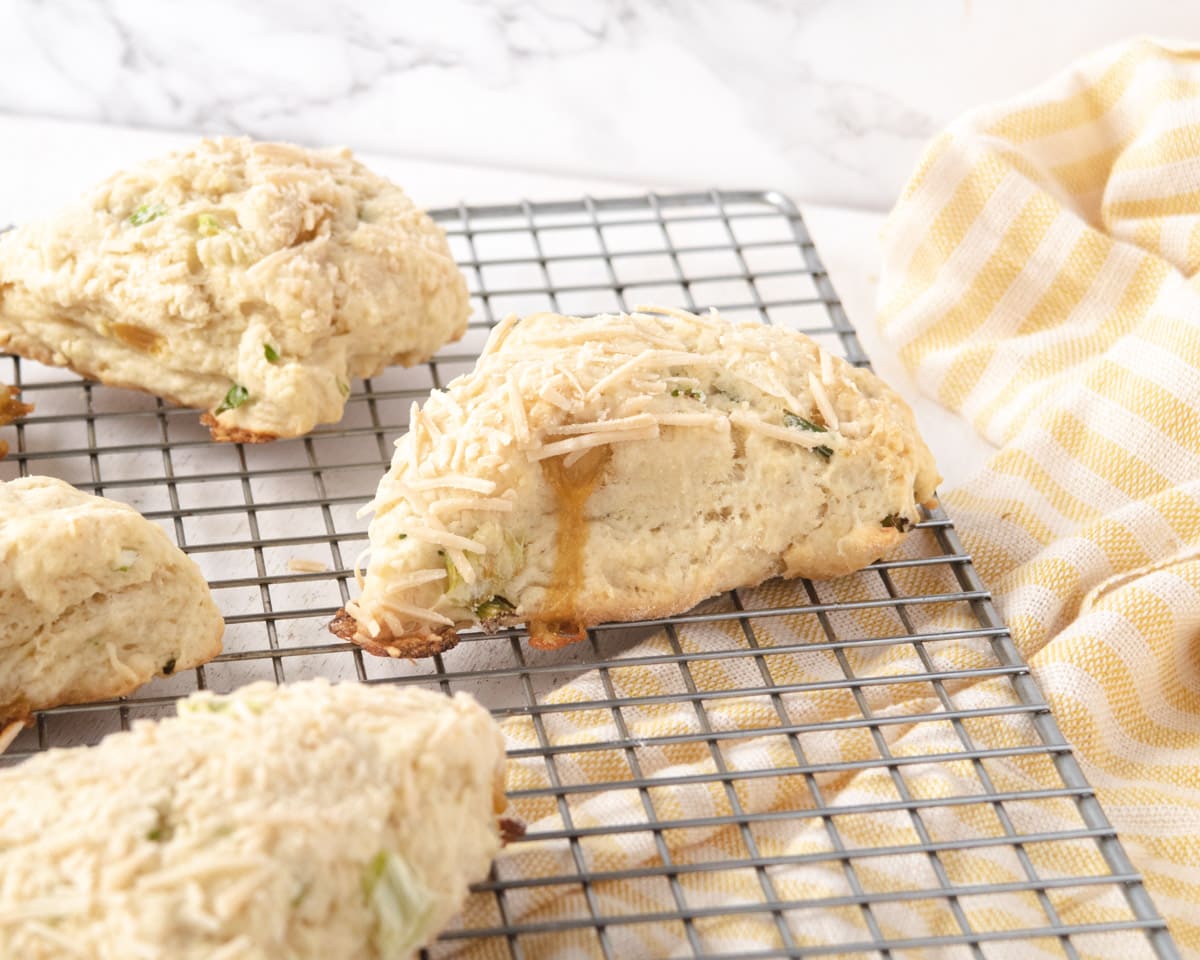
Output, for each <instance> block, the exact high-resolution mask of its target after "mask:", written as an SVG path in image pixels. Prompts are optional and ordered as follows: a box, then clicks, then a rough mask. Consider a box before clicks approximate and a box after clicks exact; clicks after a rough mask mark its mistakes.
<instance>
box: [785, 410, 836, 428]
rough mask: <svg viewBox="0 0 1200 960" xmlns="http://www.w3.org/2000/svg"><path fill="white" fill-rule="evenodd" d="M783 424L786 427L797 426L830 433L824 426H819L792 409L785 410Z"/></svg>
mask: <svg viewBox="0 0 1200 960" xmlns="http://www.w3.org/2000/svg"><path fill="white" fill-rule="evenodd" d="M783 425H784V426H785V427H795V428H796V429H798V430H807V431H808V432H809V433H828V432H829V431H828V430H826V429H825V428H824V427H820V426H817V424H815V423H813V422H812V421H811V420H806V419H805V418H804V417H802V416H800V415H799V414H795V413H792V411H791V410H784V411H783Z"/></svg>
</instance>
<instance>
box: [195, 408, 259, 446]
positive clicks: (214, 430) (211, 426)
mask: <svg viewBox="0 0 1200 960" xmlns="http://www.w3.org/2000/svg"><path fill="white" fill-rule="evenodd" d="M200 422H201V423H202V424H204V425H205V426H206V427H208V432H209V433H211V434H212V438H213V439H214V440H216V441H217V442H218V443H270V442H271V441H272V440H278V439H279V434H277V433H255V432H254V431H253V430H243V429H242V428H241V427H227V426H225V425H224V424H223V423H221V422H220V421H219V420H218V419H217V418H216V417H214V416H213V415H212V413H205V414H202V415H201V417H200Z"/></svg>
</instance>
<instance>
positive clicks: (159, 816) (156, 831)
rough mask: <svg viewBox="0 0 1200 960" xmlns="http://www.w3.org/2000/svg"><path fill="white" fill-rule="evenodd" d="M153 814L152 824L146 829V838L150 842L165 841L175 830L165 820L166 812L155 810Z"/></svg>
mask: <svg viewBox="0 0 1200 960" xmlns="http://www.w3.org/2000/svg"><path fill="white" fill-rule="evenodd" d="M154 814H155V821H154V826H153V827H151V828H150V829H149V830H147V831H146V839H147V840H149V841H150V842H151V843H165V842H166V841H167V840H170V839H171V837H172V836H174V834H175V830H174V828H173V827H172V826H171V824H170V822H169V821H168V820H167V815H166V813H164V812H163V811H162V810H155V811H154Z"/></svg>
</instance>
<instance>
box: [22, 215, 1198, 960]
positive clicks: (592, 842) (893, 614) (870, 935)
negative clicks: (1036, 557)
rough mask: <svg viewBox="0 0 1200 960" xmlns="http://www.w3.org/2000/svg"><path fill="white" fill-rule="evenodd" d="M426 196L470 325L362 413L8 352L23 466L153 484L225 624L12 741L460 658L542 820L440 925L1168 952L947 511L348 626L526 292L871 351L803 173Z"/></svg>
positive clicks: (50, 738) (759, 943) (91, 732)
mask: <svg viewBox="0 0 1200 960" xmlns="http://www.w3.org/2000/svg"><path fill="white" fill-rule="evenodd" d="M434 216H435V217H436V218H437V219H438V220H439V221H440V222H441V223H442V224H443V225H444V226H445V228H446V230H447V232H448V235H449V237H450V241H451V244H452V248H453V250H454V253H455V256H456V257H457V259H458V261H459V263H460V264H461V265H462V268H463V270H464V271H465V273H466V274H467V276H468V279H469V282H470V284H471V287H472V292H473V298H474V304H475V308H476V309H475V314H474V319H473V322H472V324H471V326H470V328H469V330H468V334H467V336H466V338H465V339H464V340H463V341H461V342H460V343H458V344H455V345H452V346H451V347H449V348H447V349H445V350H443V351H442V353H441V354H440V355H439V356H438V357H437V358H436V359H435V360H434V361H432V362H430V363H428V364H426V365H423V366H420V367H417V368H413V369H408V370H401V369H392V370H389V371H387V372H386V373H385V374H384V375H382V376H380V377H377V378H373V379H371V380H368V381H365V382H362V383H356V384H355V386H354V390H353V393H352V396H351V398H350V402H349V405H348V408H347V412H346V416H345V418H344V420H343V421H342V422H341V423H340V424H338V425H336V426H335V427H333V428H328V429H321V430H318V431H316V432H315V433H313V434H312V435H311V436H308V437H306V438H303V439H299V440H293V441H281V442H277V443H274V444H270V445H266V446H245V447H243V446H237V445H220V444H213V443H211V442H210V441H209V440H208V438H207V434H206V432H205V431H203V430H202V428H201V427H200V426H199V425H198V423H197V418H196V414H195V412H194V411H187V410H178V409H172V408H169V407H167V406H165V405H163V404H162V403H161V402H159V401H156V400H155V399H153V398H150V397H147V396H144V395H141V394H138V393H134V392H130V391H122V390H113V389H108V388H105V387H102V386H99V385H94V384H90V383H85V382H81V381H79V380H77V379H75V378H74V377H72V376H71V375H69V374H65V373H64V372H63V371H60V370H50V369H47V368H43V367H40V366H38V365H36V364H33V363H29V362H26V361H18V360H17V359H16V358H7V359H5V358H3V357H2V356H0V380H7V381H8V382H10V383H16V384H18V385H19V386H20V387H21V388H22V390H23V393H24V399H25V400H27V401H30V402H33V403H36V405H37V409H36V412H35V413H34V414H33V415H32V416H30V417H29V418H27V419H26V420H24V421H23V422H22V423H19V424H18V425H17V426H16V427H15V443H13V444H12V446H13V451H12V453H11V455H10V457H9V459H7V460H6V461H3V462H2V463H0V477H3V478H4V479H10V478H12V477H15V476H17V475H18V474H21V475H25V474H30V473H38V474H49V475H53V476H58V477H61V478H63V479H65V480H68V481H70V482H71V483H74V484H75V485H76V486H78V487H80V488H82V489H85V490H89V491H93V492H96V493H100V494H103V495H105V496H108V497H112V498H115V499H118V500H123V501H126V502H128V503H130V504H132V505H133V506H135V507H137V508H138V509H139V510H141V511H142V512H143V513H144V514H145V515H146V516H147V517H150V518H151V519H153V520H155V521H156V522H158V523H160V524H162V525H163V526H164V527H165V528H166V529H167V530H168V531H170V532H171V533H172V534H173V535H174V537H175V539H176V540H177V541H178V543H179V544H180V546H181V547H183V548H184V549H185V550H186V551H187V552H188V553H189V554H190V555H191V556H192V557H193V558H194V559H195V560H196V561H197V562H198V563H199V564H200V565H201V567H202V568H203V569H204V571H205V573H206V575H207V576H208V578H209V580H210V582H211V584H212V587H213V591H214V594H215V596H216V597H217V600H218V602H219V604H220V605H221V607H222V609H223V611H224V613H225V615H226V620H227V624H228V627H227V633H226V641H225V643H226V647H225V652H224V653H223V654H222V655H221V656H220V657H218V658H217V659H216V660H214V661H213V662H212V663H210V664H208V665H207V666H205V667H203V668H201V669H199V670H196V671H193V672H189V673H187V674H185V675H179V676H175V677H172V678H169V679H160V680H156V681H154V682H153V683H151V684H149V685H148V686H146V687H144V688H143V689H142V690H140V691H139V692H138V693H137V694H136V695H134V696H132V697H130V698H129V699H127V700H123V701H120V702H109V703H99V704H88V705H80V706H67V707H62V708H59V709H55V710H50V711H46V712H45V713H43V714H41V715H39V716H38V717H37V721H36V724H35V725H34V726H33V727H31V728H30V729H28V730H27V731H25V732H24V733H22V735H21V736H20V737H19V738H18V740H17V741H16V743H15V744H14V745H13V747H12V749H11V750H10V752H9V753H8V755H7V756H6V757H5V758H4V762H6V763H11V762H14V761H16V760H19V759H20V758H22V757H24V756H28V755H29V754H31V753H33V752H36V751H38V750H44V749H46V748H47V747H50V746H58V745H72V744H78V743H90V742H94V741H95V740H97V739H99V737H101V736H102V735H103V734H105V733H107V732H109V731H111V730H115V729H118V728H122V727H126V726H128V724H129V722H130V721H131V720H133V719H135V718H138V717H146V716H161V715H163V714H165V713H169V712H171V704H172V702H173V701H174V699H175V698H177V697H179V696H181V695H184V694H186V693H188V692H190V691H191V690H193V689H195V688H198V687H201V688H203V687H208V688H213V689H217V690H229V689H232V688H234V687H236V686H239V685H241V684H244V683H247V682H250V681H253V680H258V679H273V680H275V681H277V682H284V681H288V680H298V679H302V678H306V677H310V676H314V675H325V676H329V677H333V678H343V679H357V680H359V681H362V682H391V683H400V684H407V683H417V684H422V685H427V686H431V687H434V688H439V689H441V690H444V691H446V692H451V691H457V690H467V691H469V692H471V693H473V694H475V695H476V696H477V697H479V698H480V699H481V700H482V701H483V702H484V703H486V704H487V705H488V706H489V707H490V708H491V709H492V710H493V711H494V713H495V714H496V715H497V716H498V717H499V718H501V719H502V720H503V721H504V722H505V724H506V730H507V732H508V734H509V744H510V758H511V763H512V768H513V771H514V773H513V777H512V778H511V782H510V788H511V789H510V797H511V801H512V804H513V808H514V809H515V811H516V812H517V813H518V814H520V815H521V816H522V817H523V818H524V819H525V820H526V822H527V823H528V825H529V831H528V833H527V835H526V836H525V838H524V839H523V840H522V841H520V842H518V843H516V844H513V845H511V846H510V847H509V848H508V849H507V850H506V852H505V853H504V854H503V855H502V856H501V858H500V859H499V860H498V861H497V866H496V868H495V869H494V871H493V874H492V876H491V878H490V879H489V880H488V881H487V882H485V883H483V884H480V885H478V886H477V887H476V888H475V890H474V892H473V893H472V897H471V900H470V902H469V903H468V907H467V909H466V910H465V911H464V914H463V918H462V920H461V921H460V922H459V924H458V925H457V926H456V927H453V928H452V929H450V930H449V931H447V932H446V933H445V934H444V935H443V937H442V939H441V940H440V941H439V942H438V943H437V944H436V945H435V946H434V947H433V948H432V949H431V951H430V952H431V953H432V954H434V955H438V956H441V955H445V954H458V953H463V954H466V955H471V956H487V957H493V956H494V957H510V956H511V957H513V958H533V957H593V956H596V957H606V958H610V957H617V956H621V957H644V956H667V955H670V956H695V957H704V958H708V960H717V958H733V957H754V958H764V960H765V958H774V957H797V956H827V955H860V956H874V957H880V958H898V957H915V956H921V957H924V956H930V957H934V956H936V957H942V956H947V957H953V956H959V955H961V956H964V957H975V958H978V957H998V956H1014V957H1021V958H1022V960H1025V958H1027V957H1029V956H1031V955H1042V954H1044V955H1047V956H1066V957H1069V958H1074V957H1079V956H1089V955H1104V956H1116V955H1120V956H1121V957H1122V958H1132V957H1138V956H1158V957H1163V958H1170V957H1175V956H1177V954H1176V950H1175V947H1174V946H1173V944H1172V942H1171V940H1170V937H1169V934H1168V932H1167V930H1166V927H1165V925H1164V923H1163V921H1162V920H1161V919H1160V918H1159V916H1158V914H1157V912H1156V910H1155V908H1154V906H1153V904H1152V903H1151V901H1150V899H1149V897H1148V896H1147V894H1146V892H1145V890H1144V888H1143V886H1142V883H1141V880H1140V878H1139V877H1138V875H1137V873H1136V872H1135V870H1134V869H1133V867H1132V866H1131V864H1130V862H1129V860H1128V858H1127V857H1126V855H1125V853H1124V851H1123V850H1122V848H1121V845H1120V843H1119V841H1118V839H1117V837H1116V835H1115V833H1114V831H1113V829H1112V827H1111V826H1110V824H1109V823H1108V821H1107V819H1106V818H1105V815H1104V813H1103V811H1102V810H1101V808H1100V806H1099V804H1098V803H1097V801H1096V798H1095V796H1094V794H1093V792H1092V790H1091V788H1090V787H1089V786H1088V783H1087V781H1086V780H1085V778H1084V776H1083V773H1082V772H1081V770H1080V767H1079V765H1078V763H1077V762H1076V760H1075V759H1074V757H1073V756H1072V754H1071V751H1070V749H1069V747H1068V745H1067V744H1066V742H1065V741H1064V739H1063V737H1062V734H1061V733H1060V731H1059V729H1058V727H1057V725H1056V723H1055V720H1054V718H1053V716H1052V715H1051V714H1050V711H1049V708H1048V707H1047V705H1046V703H1045V701H1044V700H1043V698H1042V696H1041V694H1040V692H1039V690H1038V688H1037V686H1036V684H1035V683H1034V681H1033V679H1032V677H1031V676H1030V673H1029V670H1028V668H1027V666H1026V665H1025V663H1024V662H1023V661H1022V659H1021V657H1020V655H1019V654H1018V652H1017V650H1016V648H1015V646H1014V644H1013V642H1012V641H1011V639H1010V637H1009V635H1008V633H1007V632H1006V630H1005V628H1004V626H1003V624H1002V623H1001V622H1000V620H999V619H998V617H997V615H996V612H995V610H994V609H993V606H992V603H991V601H990V599H989V595H988V593H987V591H986V590H985V589H984V587H983V585H982V584H981V583H980V581H979V579H978V577H977V576H976V574H975V572H974V570H973V569H972V566H971V562H970V559H969V557H967V556H966V555H965V554H964V552H963V549H962V546H961V544H960V542H959V539H958V537H957V535H956V533H955V531H954V529H953V527H952V525H951V523H950V521H949V520H948V519H947V517H946V516H945V515H944V514H943V513H942V512H941V510H940V509H939V510H935V511H933V512H931V513H929V514H928V515H927V517H926V519H925V520H924V521H923V522H922V523H921V524H920V526H919V528H918V529H917V531H916V532H915V533H914V534H913V535H912V536H910V537H909V539H908V541H907V544H906V549H905V551H904V552H903V553H902V554H900V555H898V556H897V557H895V558H892V559H889V560H887V561H880V562H876V563H874V564H872V565H871V566H870V567H869V568H868V569H866V570H864V571H863V572H861V573H860V574H857V575H856V576H853V577H848V578H844V579H842V580H839V581H834V582H830V583H809V582H807V581H796V582H793V583H788V584H784V583H773V584H768V585H765V586H764V587H762V588H758V589H755V590H741V591H735V592H733V593H731V594H729V595H727V596H724V597H719V598H714V600H712V601H709V602H708V603H707V604H704V605H702V606H701V607H700V608H698V609H697V610H695V611H692V612H690V613H688V614H685V615H681V616H677V617H669V618H665V619H663V620H657V621H653V622H650V623H638V624H609V625H605V626H603V627H600V628H597V629H595V630H592V631H589V635H588V640H587V641H586V642H585V643H582V644H579V645H577V646H574V647H569V648H566V649H563V650H559V651H551V652H548V651H538V650H533V649H530V648H529V647H528V646H527V645H526V644H525V642H524V637H525V634H524V633H523V632H522V631H520V630H507V631H505V632H503V633H502V634H500V635H497V636H491V637H485V636H481V635H475V636H470V635H469V636H466V637H464V639H463V642H462V643H461V644H460V645H459V647H457V648H456V649H455V650H453V651H450V652H448V653H447V654H444V655H442V656H438V657H434V658H432V659H431V660H427V661H421V662H416V663H407V662H400V663H397V662H394V661H387V660H379V659H375V658H372V657H369V656H364V655H363V654H362V653H361V651H359V650H358V649H356V648H354V647H353V646H351V645H349V644H346V643H343V642H340V641H338V640H337V639H335V638H334V637H332V636H331V635H329V634H328V633H327V632H326V630H325V625H326V623H327V622H328V620H329V619H330V618H331V616H332V615H333V614H334V612H335V611H336V610H337V608H338V607H340V606H341V605H342V604H343V603H344V602H345V601H346V600H348V599H350V597H351V596H352V590H353V574H352V572H351V566H352V563H353V559H354V557H355V556H356V555H357V554H358V553H359V552H360V550H361V549H362V548H363V547H364V546H365V543H366V538H365V521H364V520H360V519H358V518H356V516H355V512H356V511H357V509H358V508H359V506H360V505H361V504H363V503H365V502H366V501H367V500H369V499H370V498H371V496H372V495H373V493H374V491H375V486H376V483H377V482H378V480H379V477H380V475H381V474H382V472H383V471H384V469H385V467H386V465H387V463H388V461H389V457H390V453H391V448H392V442H393V441H394V440H395V438H396V437H397V436H398V435H399V434H400V433H401V432H402V431H403V430H404V429H405V428H406V426H407V417H408V407H409V404H410V403H411V402H412V401H413V400H420V399H421V398H423V397H424V396H425V395H426V394H427V393H428V391H429V390H430V389H431V388H435V387H440V386H442V385H443V384H444V383H446V382H447V381H448V380H449V379H451V378H452V377H454V376H456V375H457V374H459V373H462V372H465V371H466V370H468V369H470V367H471V366H472V364H473V361H474V357H475V355H476V353H477V352H478V350H479V349H480V347H481V346H482V344H483V341H484V339H485V338H486V334H487V330H488V328H489V327H490V326H491V325H492V324H493V323H495V322H496V320H497V319H498V318H500V317H502V316H503V315H504V314H506V313H507V312H509V311H513V312H519V313H523V312H530V311H535V310H543V309H555V310H559V311H562V312H566V313H596V312H601V311H611V310H618V309H627V308H630V307H633V306H634V305H636V304H639V303H668V304H679V305H684V306H688V307H692V308H698V309H705V308H708V307H710V306H713V307H717V308H718V309H719V310H720V311H721V312H722V313H723V314H724V315H725V316H727V317H729V318H732V319H753V320H762V321H766V322H770V323H778V324H786V325H789V326H792V327H795V328H797V329H800V330H802V331H803V332H805V333H807V334H809V335H811V336H813V337H814V338H815V339H817V340H818V341H820V342H821V343H822V345H823V346H824V347H826V348H827V349H830V350H832V351H834V352H837V353H839V354H841V355H843V356H845V357H846V358H847V359H848V360H849V361H850V362H852V363H855V364H859V365H865V364H866V363H867V358H866V356H865V355H864V353H863V351H862V349H861V347H860V346H859V343H858V341H857V339H856V338H855V335H854V331H853V329H852V328H851V326H850V324H849V322H848V321H847V318H846V316H845V314H844V312H843V310H842V307H841V305H840V303H839V301H838V298H837V296H836V294H835V292H834V290H833V287H832V286H831V284H830V281H829V278H828V276H827V274H826V273H825V271H824V269H823V267H822V265H821V262H820V259H819V257H818V254H817V250H816V248H815V247H814V246H813V243H812V241H811V239H810V238H809V235H808V232H807V230H806V228H805V225H804V222H803V220H802V218H801V216H800V213H799V212H798V211H797V210H796V208H795V207H794V206H793V205H792V204H791V203H790V202H789V201H788V200H787V199H786V198H784V197H782V196H780V195H778V194H775V193H762V192H724V193H722V192H712V193H696V194H682V195H672V196H657V195H649V196H636V197H624V198H616V199H583V200H570V201H565V202H557V203H518V204H510V205H503V206H486V207H467V206H460V207H458V208H456V209H446V210H440V211H436V212H435V214H434ZM13 432H14V431H11V430H10V431H8V435H9V436H10V437H11V436H12V434H13ZM564 684H568V685H570V686H569V689H571V690H572V691H573V692H572V693H571V694H570V695H569V696H568V695H563V694H562V693H556V692H555V691H557V690H560V688H562V687H563V685H564Z"/></svg>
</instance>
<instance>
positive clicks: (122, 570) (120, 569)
mask: <svg viewBox="0 0 1200 960" xmlns="http://www.w3.org/2000/svg"><path fill="white" fill-rule="evenodd" d="M128 572H129V564H125V566H123V567H117V573H128Z"/></svg>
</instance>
